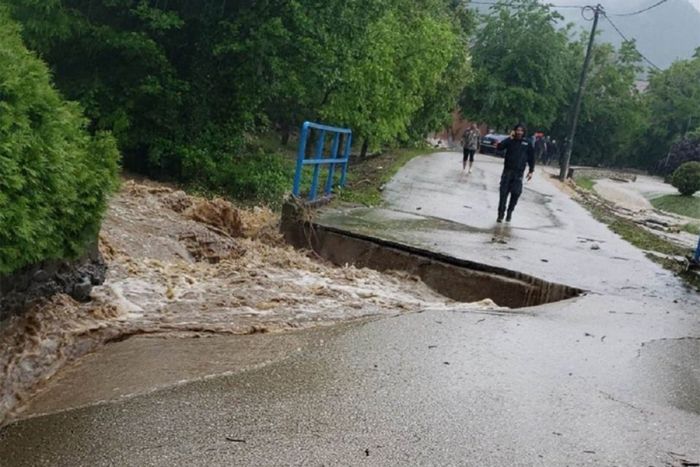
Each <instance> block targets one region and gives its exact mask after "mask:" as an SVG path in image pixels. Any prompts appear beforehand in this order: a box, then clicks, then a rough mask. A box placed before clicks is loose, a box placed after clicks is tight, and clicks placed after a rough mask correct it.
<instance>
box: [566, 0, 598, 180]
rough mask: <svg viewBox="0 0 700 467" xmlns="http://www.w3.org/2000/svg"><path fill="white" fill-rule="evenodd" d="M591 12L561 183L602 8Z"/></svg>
mask: <svg viewBox="0 0 700 467" xmlns="http://www.w3.org/2000/svg"><path fill="white" fill-rule="evenodd" d="M586 9H592V10H593V14H594V15H593V27H592V28H591V37H590V38H589V39H588V48H587V49H586V58H585V59H584V60H583V69H582V70H581V79H580V80H579V83H578V91H577V92H576V103H575V104H574V109H573V112H572V113H571V128H570V129H569V138H568V139H567V141H566V146H565V148H564V163H563V164H562V165H561V170H560V172H559V179H560V180H561V181H562V182H563V181H564V180H566V176H567V175H568V173H569V163H570V162H571V151H572V150H573V148H574V137H575V136H576V126H577V125H578V116H579V113H580V112H581V100H582V99H583V92H584V89H585V87H586V77H587V76H588V66H589V65H590V63H591V52H592V51H593V42H594V40H595V31H596V29H597V28H598V19H599V18H600V15H601V14H604V10H603V6H602V5H601V4H600V3H599V4H598V5H596V6H595V7H586Z"/></svg>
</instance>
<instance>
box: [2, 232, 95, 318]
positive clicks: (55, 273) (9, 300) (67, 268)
mask: <svg viewBox="0 0 700 467" xmlns="http://www.w3.org/2000/svg"><path fill="white" fill-rule="evenodd" d="M106 271H107V265H106V264H105V262H104V259H103V258H102V255H101V254H100V252H99V250H98V248H97V244H94V245H93V246H91V247H90V248H89V249H88V251H87V252H86V253H85V254H84V255H83V256H82V257H81V258H79V259H77V260H48V261H43V262H41V263H39V264H34V265H31V266H27V267H25V268H23V269H21V270H19V271H16V272H14V273H12V274H9V275H6V276H0V322H2V321H4V320H5V319H7V318H9V317H10V316H12V315H15V314H19V313H21V312H22V310H24V309H26V308H27V307H28V306H29V305H31V304H32V303H33V302H36V301H37V300H39V299H42V298H46V297H50V296H51V295H54V294H57V293H65V294H68V295H70V296H71V297H73V298H74V299H76V300H78V301H87V300H89V298H90V291H91V290H92V287H93V286H95V285H99V284H102V283H103V282H104V280H105V273H106Z"/></svg>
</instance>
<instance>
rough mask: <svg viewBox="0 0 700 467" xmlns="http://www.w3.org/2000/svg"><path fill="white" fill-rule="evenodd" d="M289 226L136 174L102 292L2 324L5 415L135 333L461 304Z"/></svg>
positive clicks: (182, 332)
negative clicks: (284, 228)
mask: <svg viewBox="0 0 700 467" xmlns="http://www.w3.org/2000/svg"><path fill="white" fill-rule="evenodd" d="M277 222H278V220H277V218H276V216H274V215H273V214H272V212H270V211H269V210H265V209H256V210H252V211H246V210H242V209H238V208H236V207H235V206H232V205H231V204H230V203H227V202H225V201H223V200H214V201H208V200H205V199H202V198H196V197H190V196H187V195H185V194H184V193H183V192H181V191H176V190H173V189H170V188H168V187H164V186H162V185H158V184H139V183H135V182H131V181H129V182H126V183H125V184H124V186H123V187H122V190H121V191H120V193H119V194H118V195H117V196H116V197H115V198H114V199H113V200H112V201H111V204H110V209H109V212H108V215H107V219H106V220H105V223H104V225H103V229H102V232H101V236H100V248H101V250H102V252H103V254H104V256H105V257H106V259H107V261H108V266H109V269H108V274H107V280H106V282H105V284H104V285H102V286H100V287H96V288H95V289H94V290H93V292H92V296H93V300H92V301H91V302H89V303H86V304H80V303H77V302H75V301H73V300H72V299H70V298H69V297H66V296H60V295H59V296H56V297H54V298H53V299H52V300H50V301H49V302H47V303H45V304H42V305H39V306H37V307H35V308H34V309H33V310H31V311H30V312H28V313H26V314H24V315H23V316H21V317H17V318H14V319H12V320H11V321H10V322H9V323H4V324H5V325H4V326H3V327H2V328H0V342H3V344H4V345H3V346H2V347H1V348H0V371H1V372H2V373H1V374H0V375H1V376H2V378H1V382H0V423H2V421H3V420H4V419H5V418H6V417H7V416H10V415H13V416H14V415H18V413H15V412H17V409H22V408H23V407H22V406H23V405H25V402H26V401H27V400H28V399H29V398H30V396H31V394H32V393H33V392H35V391H36V390H37V389H40V388H42V386H43V385H44V384H45V382H46V381H47V380H49V379H50V378H51V377H53V376H54V375H56V374H57V373H58V372H59V371H60V370H61V369H62V368H63V367H64V366H65V365H66V364H67V363H70V362H72V361H75V360H77V359H79V358H80V357H82V356H84V355H87V354H89V353H90V352H92V351H94V350H97V349H99V348H100V347H101V346H103V345H104V344H105V343H109V342H113V341H118V340H122V339H125V338H127V337H129V336H138V335H160V336H173V337H183V336H189V337H193V336H194V337H197V336H207V335H211V334H234V335H244V334H252V333H267V332H273V333H274V332H282V331H289V330H294V329H303V328H308V327H314V326H318V325H330V324H333V323H338V322H344V321H349V320H356V319H360V318H365V317H371V316H377V315H388V314H392V315H393V314H396V313H401V312H409V311H417V310H421V309H426V308H431V307H432V308H435V307H437V308H441V307H445V306H447V307H449V306H454V302H453V301H451V300H448V299H446V298H445V297H443V296H441V295H439V294H438V293H436V292H434V291H433V290H431V289H430V288H429V287H427V286H426V285H425V284H423V283H422V282H421V281H420V280H418V279H416V278H415V277H411V276H409V275H407V274H402V273H400V272H397V273H379V272H376V271H372V270H368V269H358V268H355V267H353V266H346V267H335V266H332V265H330V264H328V263H325V262H323V261H320V260H319V259H318V258H311V257H309V256H307V255H306V254H304V253H302V252H299V251H297V250H294V249H293V248H291V247H289V246H287V245H285V244H284V243H283V242H282V240H281V238H280V235H279V233H278V225H277ZM477 306H478V305H477ZM142 370H145V369H142ZM114 377H118V375H114ZM108 396H109V394H106V395H104V397H108Z"/></svg>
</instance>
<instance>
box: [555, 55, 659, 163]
mask: <svg viewBox="0 0 700 467" xmlns="http://www.w3.org/2000/svg"><path fill="white" fill-rule="evenodd" d="M640 62H641V56H640V55H639V52H638V51H637V49H636V48H635V44H634V43H633V42H625V43H623V44H622V45H621V46H620V49H619V50H615V48H614V47H613V46H612V45H611V44H606V43H604V44H600V45H597V46H595V48H594V50H593V57H592V60H591V66H590V71H589V79H588V82H587V84H586V89H585V93H584V97H583V104H582V107H581V115H580V118H579V125H578V129H577V135H576V141H575V142H574V148H573V153H572V156H573V161H574V162H575V163H579V164H587V165H604V166H628V167H632V166H644V165H647V166H648V164H649V163H650V162H651V160H650V159H649V154H648V153H647V152H646V151H640V150H639V148H640V143H641V141H643V137H644V134H645V133H646V131H647V128H648V114H647V107H646V105H645V102H644V100H643V96H642V95H641V94H640V92H639V91H638V90H637V88H636V84H635V81H636V77H637V76H638V75H639V74H641V73H642V71H643V67H642V66H641V64H640ZM571 99H572V100H573V95H572V97H571ZM564 110H565V112H563V114H564V115H566V116H568V111H569V109H568V107H565V108H564ZM564 115H563V116H562V118H561V119H560V120H562V121H567V122H568V118H565V117H564ZM564 130H568V128H565V129H564V128H562V130H561V131H564ZM563 134H566V133H563Z"/></svg>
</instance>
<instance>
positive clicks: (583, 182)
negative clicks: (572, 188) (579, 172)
mask: <svg viewBox="0 0 700 467" xmlns="http://www.w3.org/2000/svg"><path fill="white" fill-rule="evenodd" d="M575 182H576V185H578V186H579V187H580V188H583V189H584V190H588V191H592V190H593V187H594V186H595V180H593V179H592V178H588V177H576V178H575Z"/></svg>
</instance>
